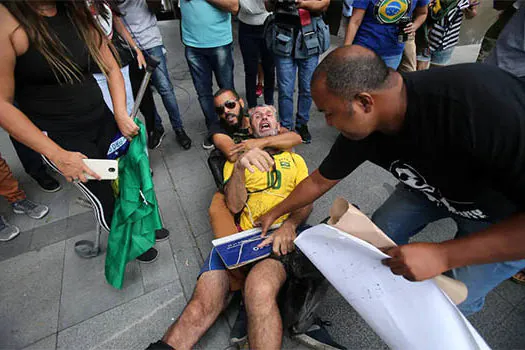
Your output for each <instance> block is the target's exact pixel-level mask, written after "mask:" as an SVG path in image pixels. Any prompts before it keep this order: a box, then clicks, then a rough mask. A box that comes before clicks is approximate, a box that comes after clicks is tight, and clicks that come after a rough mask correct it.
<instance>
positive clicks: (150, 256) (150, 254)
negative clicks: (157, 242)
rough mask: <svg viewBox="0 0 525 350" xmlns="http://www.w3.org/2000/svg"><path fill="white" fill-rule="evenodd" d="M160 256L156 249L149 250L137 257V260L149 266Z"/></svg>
mask: <svg viewBox="0 0 525 350" xmlns="http://www.w3.org/2000/svg"><path fill="white" fill-rule="evenodd" d="M158 256H159V252H158V251H157V249H155V248H150V249H148V250H147V251H146V252H145V253H143V254H141V255H139V256H138V257H137V260H138V261H139V262H141V263H144V264H149V263H152V262H154V261H155V260H157V257H158Z"/></svg>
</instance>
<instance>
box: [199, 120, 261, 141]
mask: <svg viewBox="0 0 525 350" xmlns="http://www.w3.org/2000/svg"><path fill="white" fill-rule="evenodd" d="M229 129H230V128H228V127H226V126H225V125H223V123H222V119H221V121H217V122H214V123H213V124H212V125H210V128H209V134H210V136H213V135H215V134H224V135H228V136H229V137H231V138H232V140H233V142H235V143H239V142H241V141H243V140H248V139H253V135H252V134H250V132H249V130H248V129H237V130H235V131H232V130H229Z"/></svg>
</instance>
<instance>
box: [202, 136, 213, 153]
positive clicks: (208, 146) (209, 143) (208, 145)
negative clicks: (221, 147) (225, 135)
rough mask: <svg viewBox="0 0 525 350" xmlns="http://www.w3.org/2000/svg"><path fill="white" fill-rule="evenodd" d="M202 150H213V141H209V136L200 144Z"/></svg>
mask: <svg viewBox="0 0 525 350" xmlns="http://www.w3.org/2000/svg"><path fill="white" fill-rule="evenodd" d="M202 148H204V149H205V150H210V149H214V148H215V145H214V144H213V141H212V140H211V137H210V136H206V138H205V139H204V141H203V142H202Z"/></svg>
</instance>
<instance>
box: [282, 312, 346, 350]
mask: <svg viewBox="0 0 525 350" xmlns="http://www.w3.org/2000/svg"><path fill="white" fill-rule="evenodd" d="M325 326H328V327H329V326H331V323H330V322H329V321H322V320H321V319H320V318H316V319H315V321H314V324H312V325H311V326H310V328H308V330H307V331H306V332H304V333H299V334H293V335H292V339H293V340H295V341H297V342H299V343H301V344H304V345H306V346H308V347H311V348H312V349H323V350H329V349H330V350H331V349H340V350H346V348H345V347H344V346H342V345H339V344H337V343H336V342H335V341H334V340H333V339H332V337H331V336H330V334H329V333H328V331H327V330H326V328H325Z"/></svg>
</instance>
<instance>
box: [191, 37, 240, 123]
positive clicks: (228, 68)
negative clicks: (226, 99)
mask: <svg viewBox="0 0 525 350" xmlns="http://www.w3.org/2000/svg"><path fill="white" fill-rule="evenodd" d="M185 55H186V60H187V61H188V67H189V68H190V73H191V78H192V80H193V85H194V86H195V90H197V95H198V96H199V103H200V105H201V109H202V113H204V117H205V118H206V127H207V128H208V129H209V128H210V126H211V125H213V124H214V123H216V122H217V121H218V119H219V117H218V116H217V114H216V113H215V105H214V103H213V91H212V87H213V81H212V73H214V74H215V79H216V80H217V84H218V85H219V88H221V89H234V85H233V46H232V44H228V45H224V46H219V47H212V48H204V49H203V48H195V47H191V46H186V49H185Z"/></svg>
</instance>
